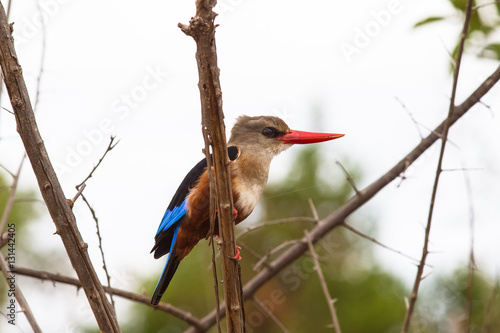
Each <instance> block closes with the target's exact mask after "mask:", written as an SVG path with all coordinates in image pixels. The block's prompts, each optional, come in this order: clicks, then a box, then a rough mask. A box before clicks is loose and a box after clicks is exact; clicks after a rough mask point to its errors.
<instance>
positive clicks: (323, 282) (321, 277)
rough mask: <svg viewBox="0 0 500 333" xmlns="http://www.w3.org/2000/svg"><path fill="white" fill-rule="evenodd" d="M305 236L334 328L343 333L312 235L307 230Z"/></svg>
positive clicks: (338, 332)
mask: <svg viewBox="0 0 500 333" xmlns="http://www.w3.org/2000/svg"><path fill="white" fill-rule="evenodd" d="M304 234H305V236H306V240H307V245H308V246H309V252H310V253H311V256H312V258H313V260H314V269H315V270H316V273H318V277H319V282H320V283H321V288H322V289H323V293H324V294H325V298H326V302H327V303H328V308H329V309H330V315H331V316H332V323H333V327H334V328H335V332H337V333H341V331H340V324H339V319H338V318H337V312H336V311H335V299H332V296H331V295H330V292H329V291H328V286H327V284H326V280H325V276H324V275H323V270H322V269H321V266H320V265H319V260H318V255H317V254H316V251H314V245H313V243H312V240H311V235H310V234H309V232H307V230H304Z"/></svg>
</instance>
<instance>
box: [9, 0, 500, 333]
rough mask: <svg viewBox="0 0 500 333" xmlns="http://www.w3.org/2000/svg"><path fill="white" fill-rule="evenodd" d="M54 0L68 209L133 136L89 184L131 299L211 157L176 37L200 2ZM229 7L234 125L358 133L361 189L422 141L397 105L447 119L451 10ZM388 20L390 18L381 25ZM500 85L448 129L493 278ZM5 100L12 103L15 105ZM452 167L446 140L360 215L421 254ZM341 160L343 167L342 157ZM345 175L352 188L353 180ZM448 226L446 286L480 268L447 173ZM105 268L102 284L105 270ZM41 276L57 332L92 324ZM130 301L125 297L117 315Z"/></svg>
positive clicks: (382, 254)
mask: <svg viewBox="0 0 500 333" xmlns="http://www.w3.org/2000/svg"><path fill="white" fill-rule="evenodd" d="M41 3H43V4H44V6H42V7H43V8H42V15H43V17H44V18H45V19H46V23H47V33H46V44H47V47H46V55H45V57H46V58H45V63H44V72H43V77H42V83H41V90H40V104H39V108H38V111H37V112H38V114H37V118H38V125H39V128H40V132H41V134H42V137H43V138H44V141H45V144H46V147H47V149H48V151H49V154H50V156H51V159H52V162H53V163H54V164H57V165H58V170H59V175H60V181H61V182H62V185H63V188H64V190H65V192H66V196H67V197H68V198H70V197H73V195H74V193H75V190H74V186H75V185H76V184H78V183H80V182H81V181H82V180H83V179H84V178H85V176H86V175H87V174H88V172H89V171H90V169H91V168H92V166H93V165H94V164H95V163H96V162H97V160H98V158H99V157H100V156H101V154H102V152H103V151H104V150H105V148H106V146H107V144H108V137H109V135H110V134H113V135H116V136H117V137H118V138H119V139H120V143H119V145H118V146H117V147H116V149H115V150H114V151H112V152H111V153H110V154H109V156H108V157H107V158H106V160H105V162H104V164H103V165H102V166H101V167H100V168H99V170H98V171H97V172H96V174H95V176H94V177H93V178H92V179H91V180H90V181H89V182H88V183H87V185H88V186H87V189H86V190H85V194H86V196H87V197H88V198H89V200H90V201H91V203H92V204H93V206H94V208H95V210H96V212H97V214H98V216H99V219H100V222H101V223H100V227H101V232H102V236H103V241H104V247H105V248H104V249H105V252H106V256H107V257H106V259H107V262H108V267H109V268H110V270H111V273H112V278H113V281H112V282H113V283H114V285H115V286H116V287H119V288H125V289H132V288H137V285H135V284H134V281H135V280H136V279H138V278H143V277H146V276H150V275H151V274H155V273H157V274H158V275H159V274H160V272H161V269H162V268H163V261H156V260H154V259H153V258H152V256H151V255H150V254H149V250H150V249H151V246H152V244H153V236H154V234H155V232H156V229H157V226H158V223H159V221H160V219H161V217H162V215H163V213H164V210H165V208H166V206H167V205H168V202H169V201H170V198H171V196H172V195H173V194H174V192H175V190H176V189H177V186H178V184H179V182H180V181H181V180H182V178H183V177H184V175H185V173H186V172H187V171H188V170H190V168H191V167H192V166H193V165H194V163H196V162H197V161H198V160H200V159H201V158H202V157H203V156H202V155H201V147H202V136H201V131H200V126H199V124H200V112H199V108H200V107H199V96H198V88H197V81H198V76H197V69H196V62H195V59H194V51H195V44H194V42H193V40H192V39H191V38H190V37H186V36H185V35H184V34H183V33H181V31H180V30H179V29H178V28H177V23H178V22H183V23H187V22H188V21H189V19H190V17H191V16H193V15H194V1H174V2H172V1H170V2H165V1H151V0H150V1H142V2H139V1H126V0H121V1H117V0H115V1H95V0H89V1H79V0H65V1H63V0H51V1H49V0H45V1H44V0H41ZM220 4H222V5H223V6H222V7H220V11H219V12H221V13H222V15H220V17H219V18H218V23H219V24H220V27H219V28H218V29H217V34H216V38H217V49H218V56H219V66H220V68H221V84H222V89H223V98H224V113H225V116H226V126H227V127H228V129H229V128H231V126H232V124H233V123H234V119H235V118H236V117H237V116H239V115H241V114H248V115H277V116H281V117H283V118H285V120H286V121H287V122H288V124H289V125H290V127H291V128H296V129H301V130H310V131H316V130H317V131H331V132H338V133H346V134H347V135H346V136H345V137H344V138H342V139H341V140H338V141H335V142H334V143H329V144H325V145H324V146H323V147H322V149H323V152H324V154H325V157H326V158H328V159H331V160H335V159H339V160H340V161H342V160H347V158H348V160H349V161H352V162H353V163H356V164H358V165H360V166H361V168H362V171H363V173H364V178H363V180H362V181H361V183H360V184H358V187H360V188H362V187H364V186H366V185H368V184H369V183H371V182H372V181H374V180H375V179H376V178H378V177H379V176H380V175H382V174H383V173H384V172H386V171H387V170H388V169H389V168H390V167H392V166H393V165H394V164H395V163H396V162H398V161H399V160H400V159H401V158H402V157H403V156H404V155H405V154H406V153H407V152H409V151H410V149H412V148H413V147H414V146H415V145H416V144H417V143H418V142H419V140H420V137H419V135H418V132H417V130H416V128H415V125H414V124H413V122H412V121H411V119H410V118H409V116H408V114H407V112H406V111H405V110H404V109H403V107H402V106H401V104H400V103H399V102H398V101H397V100H396V97H397V98H398V99H399V100H401V101H402V102H403V103H404V104H405V105H406V107H407V108H408V110H410V111H411V112H412V114H413V116H414V117H415V118H416V119H417V121H418V122H419V123H421V124H422V125H424V126H427V127H429V128H434V127H435V126H436V125H437V124H438V123H439V122H440V121H441V120H442V119H443V118H444V117H445V115H446V114H447V111H448V104H449V96H450V92H451V76H450V74H449V71H448V66H449V61H448V55H447V52H448V50H451V49H452V48H453V46H454V45H455V42H456V38H457V36H458V33H459V31H460V29H461V23H460V20H459V19H458V18H456V19H453V15H455V12H454V10H453V9H452V8H451V7H450V6H449V4H448V1H430V0H421V1H374V0H371V1H368V0H363V1H362V0H359V1H350V2H348V1H344V2H339V1H319V0H315V1H308V2H307V3H305V2H303V1H300V2H299V1H290V0H289V1H283V0H282V1H263V0H253V1H244V0H224V1H221V2H220ZM389 9H390V10H391V11H392V14H391V15H390V16H387V15H386V16H384V15H382V14H381V10H384V11H387V10H389ZM374 13H378V14H374ZM39 15H40V14H39V12H38V11H37V8H36V2H35V1H23V2H20V1H17V2H14V3H13V7H12V13H11V21H14V22H15V25H14V28H15V39H16V46H17V52H18V56H19V60H20V63H21V65H22V66H23V69H24V75H25V79H26V81H27V83H28V85H29V88H30V91H31V96H32V101H34V88H35V86H36V77H37V76H38V71H39V68H40V55H41V43H42V36H43V33H42V30H41V28H40V25H39V24H38V18H39ZM381 15H382V16H381ZM438 15H446V16H450V17H451V20H450V21H448V23H439V24H434V25H429V26H428V27H425V28H421V29H418V30H414V29H412V26H413V24H415V23H416V22H418V21H419V20H421V19H423V18H425V17H428V16H438ZM377 17H378V19H379V20H382V21H381V22H382V24H380V23H377ZM377 27H378V28H377ZM364 29H372V30H369V31H370V33H371V36H370V37H368V38H367V40H365V41H364V42H365V44H366V45H360V46H361V47H359V49H358V51H359V52H358V53H355V54H352V55H351V56H350V57H349V59H347V57H346V56H345V54H344V53H343V52H342V50H341V46H342V45H344V46H345V45H346V44H350V45H355V42H356V41H357V42H358V44H357V45H359V43H360V42H362V40H360V39H359V38H361V37H359V31H360V30H364ZM356 38H358V39H356ZM348 60H350V61H348ZM497 66H498V63H497V62H494V61H489V60H484V59H481V60H480V59H477V58H476V57H474V56H473V55H467V56H465V58H464V59H463V66H462V76H461V80H460V84H459V88H458V96H457V100H458V101H462V100H463V99H465V98H466V97H467V96H468V95H469V94H470V93H471V92H472V91H473V90H474V89H475V88H476V87H477V86H478V85H479V84H480V83H481V82H482V81H483V80H484V79H485V78H486V77H487V76H488V75H489V74H491V73H492V72H493V71H494V69H495V68H496V67H497ZM499 89H500V88H498V87H496V88H494V89H493V90H492V91H491V92H490V93H489V95H487V96H486V97H485V98H484V100H483V101H484V102H485V103H486V104H488V105H490V106H491V109H488V108H486V107H484V106H481V105H478V106H476V107H474V109H473V110H471V111H470V113H469V114H468V115H467V116H466V117H464V119H462V120H460V121H459V123H458V124H457V125H456V126H454V127H453V129H452V130H451V133H450V136H451V140H452V141H453V143H454V144H456V146H452V145H449V146H448V148H447V151H446V157H445V163H444V167H445V168H461V167H463V166H464V165H465V166H466V167H469V168H479V169H480V170H478V171H472V172H470V173H469V177H470V182H471V186H472V200H473V207H474V211H475V253H476V259H477V263H478V268H479V270H481V271H483V272H487V273H488V274H490V275H491V276H494V275H495V274H497V273H498V270H499V268H500V263H499V261H498V253H499V251H500V242H498V235H499V234H500V223H499V217H500V205H498V200H499V198H500V190H499V188H500V186H498V185H499V177H498V176H499V175H498V170H499V165H500V159H499V154H498V143H499V139H500V131H499V129H500V123H499V120H498V116H497V115H496V111H497V110H498V107H499V105H500V104H499V98H498V96H499ZM2 101H3V103H2V104H3V105H4V106H6V107H8V108H10V105H9V104H8V103H7V101H6V98H5V97H3V100H2ZM314 106H320V107H321V109H322V110H323V111H324V116H323V118H322V119H320V120H313V119H311V115H309V114H308V112H310V111H311V110H312V108H313V107H314ZM318 126H319V127H320V128H318ZM423 133H424V135H427V133H428V132H427V131H426V130H423ZM0 136H1V138H2V140H1V141H0V156H1V161H0V162H1V163H2V164H3V165H5V166H7V167H8V168H10V169H11V170H15V169H16V168H17V165H18V163H19V161H20V158H21V156H22V150H21V143H20V140H19V139H18V136H17V133H16V131H15V121H14V119H13V116H11V115H10V114H8V113H7V112H2V113H1V114H0ZM295 149H297V148H295ZM292 154H293V152H292V150H289V151H287V152H286V153H284V154H283V156H280V157H279V158H277V159H276V161H274V162H273V166H272V171H271V175H270V181H278V180H280V179H281V178H280V177H282V176H283V175H284V174H285V173H284V170H287V168H288V165H287V163H289V162H290V161H291V156H292ZM437 156H438V145H435V146H434V147H433V148H431V149H430V150H429V151H428V152H426V153H425V154H424V156H423V157H422V158H421V159H419V160H418V161H417V163H415V165H414V166H412V168H411V170H409V171H408V173H407V176H408V179H407V180H406V181H405V182H403V184H402V185H401V186H400V187H397V183H398V182H395V183H393V184H390V185H389V186H388V187H387V188H386V189H384V190H383V191H382V192H381V193H380V194H379V195H377V196H376V197H375V198H374V199H373V200H372V201H371V202H370V203H369V204H367V205H366V206H365V207H363V208H362V209H361V211H360V213H357V214H360V216H366V215H369V216H372V219H373V221H374V223H376V224H377V225H376V227H377V230H378V231H377V234H376V235H375V236H376V237H377V239H379V240H380V241H382V242H384V243H386V244H388V245H390V246H393V247H395V248H397V249H398V250H401V251H403V252H405V253H408V254H410V255H412V256H414V257H419V256H420V251H421V247H422V242H423V229H424V224H425V222H426V219H427V213H428V204H429V198H430V193H431V188H432V183H433V177H434V172H435V167H436V161H437ZM462 163H465V164H462ZM332 167H333V168H337V167H336V166H335V165H334V164H333V163H332ZM338 181H339V182H343V181H345V180H344V179H343V178H342V177H341V176H340V174H339V179H338ZM35 184H36V183H35V181H34V177H33V176H32V172H31V169H30V168H29V166H27V167H25V168H24V172H23V174H22V186H23V188H33V187H34V186H35ZM75 214H76V215H77V219H78V224H79V227H80V230H81V232H82V235H83V237H84V239H85V241H87V242H88V243H89V246H90V248H89V252H90V254H91V256H92V258H93V259H94V260H95V267H96V269H99V268H100V265H101V264H100V257H99V254H98V249H97V240H96V237H95V229H94V222H93V221H92V220H91V217H90V215H89V213H88V211H87V209H86V208H85V207H84V206H83V205H82V202H80V203H79V205H77V206H76V207H75ZM42 220H43V221H41V222H40V223H38V224H36V226H35V227H34V231H33V232H34V234H36V235H37V237H36V242H37V244H36V246H37V247H39V248H40V249H43V248H47V247H48V248H52V249H62V247H61V242H60V239H59V238H58V237H57V236H52V232H53V231H54V226H53V223H52V222H51V221H50V219H49V217H48V214H46V215H44V216H43V218H42ZM434 221H435V222H434V225H433V229H432V235H431V240H432V248H431V249H432V250H433V251H437V252H438V253H436V254H433V255H431V256H430V257H429V263H430V264H431V265H433V266H434V269H433V274H432V275H431V278H432V277H433V276H438V275H439V274H440V273H449V272H450V271H452V270H453V269H455V268H456V267H458V266H459V265H463V264H464V263H466V261H467V258H468V251H469V244H470V243H469V237H470V233H469V224H468V223H469V217H468V199H467V193H466V191H465V182H464V175H463V173H462V172H450V173H445V174H443V176H442V179H441V183H440V190H439V193H438V199H437V207H436V213H435V218H434ZM375 251H376V253H377V255H378V257H379V259H380V262H381V265H383V266H384V267H385V268H386V269H389V270H391V271H393V272H395V273H397V274H398V275H399V276H401V277H402V278H403V279H404V280H405V281H406V282H407V283H408V285H410V284H411V283H412V282H413V278H414V274H415V270H416V269H415V266H414V265H413V263H411V262H409V261H408V260H407V259H405V258H402V257H400V256H398V255H395V254H393V253H390V252H388V251H386V250H384V249H382V248H378V247H376V248H375ZM55 265H56V264H55ZM66 267H67V268H65V271H64V272H63V273H65V274H69V273H70V271H69V267H70V265H69V261H68V264H66ZM47 269H48V270H52V268H51V267H50V268H47ZM62 270H63V269H62ZM99 274H100V276H102V277H103V274H102V272H101V271H100V270H99ZM103 281H104V279H103ZM426 281H427V280H426ZM32 282H33V280H32V279H29V278H22V277H20V278H19V283H21V286H22V287H23V286H24V285H25V286H26V287H24V288H23V291H24V292H25V296H26V297H27V299H28V300H29V302H30V305H31V307H32V309H33V312H34V313H35V316H36V317H37V318H38V320H39V322H40V325H41V326H42V329H45V330H46V331H50V332H74V331H75V327H74V318H75V315H74V314H73V315H72V317H71V318H72V319H70V313H74V309H75V308H76V309H77V310H78V311H77V314H76V318H78V319H81V320H84V321H87V322H92V318H91V317H90V310H89V308H88V305H87V304H86V301H85V300H84V296H83V293H82V292H81V293H80V295H79V297H78V298H77V297H75V299H73V295H74V288H72V287H71V288H66V287H62V286H60V285H58V286H57V288H55V289H54V288H52V286H51V285H50V284H49V283H45V284H43V285H42V287H40V284H39V283H37V282H36V283H32ZM423 287H425V284H424V285H423ZM136 291H138V292H140V290H136ZM148 293H149V294H151V293H152V291H148ZM48 297H50V302H48ZM126 304H127V302H120V304H119V314H118V315H119V316H120V313H123V311H125V309H126ZM54 314H57V315H54ZM88 318H90V319H88ZM18 319H19V322H20V323H19V324H20V326H18V327H17V330H13V331H12V332H22V331H29V328H26V327H27V326H26V323H25V321H24V319H23V316H21V315H20V316H19V317H18ZM5 329H7V330H8V331H9V332H10V331H11V329H12V327H6V325H5V322H4V321H0V330H2V331H4V330H5Z"/></svg>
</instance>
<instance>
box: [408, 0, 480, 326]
mask: <svg viewBox="0 0 500 333" xmlns="http://www.w3.org/2000/svg"><path fill="white" fill-rule="evenodd" d="M472 2H473V0H468V1H467V8H466V11H465V21H464V26H463V29H462V35H461V36H460V45H459V48H458V54H457V61H456V64H455V71H454V73H453V87H452V90H451V99H450V108H449V110H448V117H447V118H446V120H445V122H444V128H443V133H442V137H441V150H440V152H439V160H438V165H437V169H436V177H435V178H434V186H433V188H432V195H431V202H430V205H429V215H428V218H427V226H426V228H425V236H424V246H423V249H422V257H421V259H420V263H419V264H418V269H417V275H416V277H415V282H414V283H413V288H412V291H411V294H410V301H409V304H408V308H407V310H406V314H405V319H404V323H403V329H402V332H404V333H406V332H408V330H409V328H410V323H411V319H412V316H413V311H414V310H415V303H416V302H417V295H418V290H419V287H420V282H421V281H422V276H423V274H424V268H425V261H426V259H427V255H428V254H429V236H430V232H431V225H432V216H433V213H434V204H435V202H436V194H437V189H438V184H439V178H440V176H441V173H442V172H443V169H442V165H443V157H444V151H445V147H446V142H447V140H448V131H449V129H450V126H451V123H452V121H451V118H452V116H453V113H454V111H455V97H456V94H457V85H458V74H459V72H460V64H461V62H462V55H463V52H464V45H465V37H466V36H467V31H468V30H469V22H470V18H471V14H472Z"/></svg>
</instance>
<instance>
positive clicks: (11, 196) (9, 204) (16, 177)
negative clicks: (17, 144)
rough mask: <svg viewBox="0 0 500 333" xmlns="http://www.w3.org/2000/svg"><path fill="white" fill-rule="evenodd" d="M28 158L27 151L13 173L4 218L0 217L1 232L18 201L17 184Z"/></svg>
mask: <svg viewBox="0 0 500 333" xmlns="http://www.w3.org/2000/svg"><path fill="white" fill-rule="evenodd" d="M25 160H26V153H24V154H23V158H22V159H21V163H19V167H18V168H17V172H16V174H11V175H12V177H13V179H12V184H11V185H10V193H9V198H8V199H7V203H6V204H5V209H4V211H3V214H2V218H1V219H0V233H1V232H3V229H5V225H6V224H7V219H8V218H9V216H10V212H11V211H12V207H14V202H15V201H16V192H17V185H18V183H19V176H20V175H21V170H22V169H23V164H24V161H25Z"/></svg>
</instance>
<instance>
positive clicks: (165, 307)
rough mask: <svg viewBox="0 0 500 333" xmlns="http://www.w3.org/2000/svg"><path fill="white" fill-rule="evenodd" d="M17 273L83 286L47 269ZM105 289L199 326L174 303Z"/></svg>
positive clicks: (190, 315)
mask: <svg viewBox="0 0 500 333" xmlns="http://www.w3.org/2000/svg"><path fill="white" fill-rule="evenodd" d="M16 273H17V274H19V275H24V276H29V277H32V278H35V279H39V280H42V281H51V282H52V283H54V284H55V283H56V282H57V283H64V284H69V285H73V286H76V287H77V288H81V287H82V284H81V282H80V281H79V280H78V279H75V278H71V277H69V276H64V275H60V274H54V273H49V272H45V271H38V270H34V269H31V268H25V267H16ZM104 290H105V291H106V292H107V293H110V294H113V295H116V296H119V297H122V298H126V299H129V300H131V301H135V302H138V303H142V304H144V305H146V306H149V307H153V308H154V309H156V310H160V311H163V312H166V313H169V314H171V315H172V316H174V317H176V318H179V319H181V320H183V321H185V322H186V323H188V324H189V325H193V326H195V327H199V319H198V318H196V317H195V316H193V315H192V314H191V313H189V312H185V311H183V310H180V309H179V308H176V307H175V306H173V305H170V304H167V303H163V302H160V303H159V304H158V305H156V306H152V305H151V297H150V296H147V295H143V294H137V293H133V292H130V291H127V290H122V289H117V288H110V287H104Z"/></svg>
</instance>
